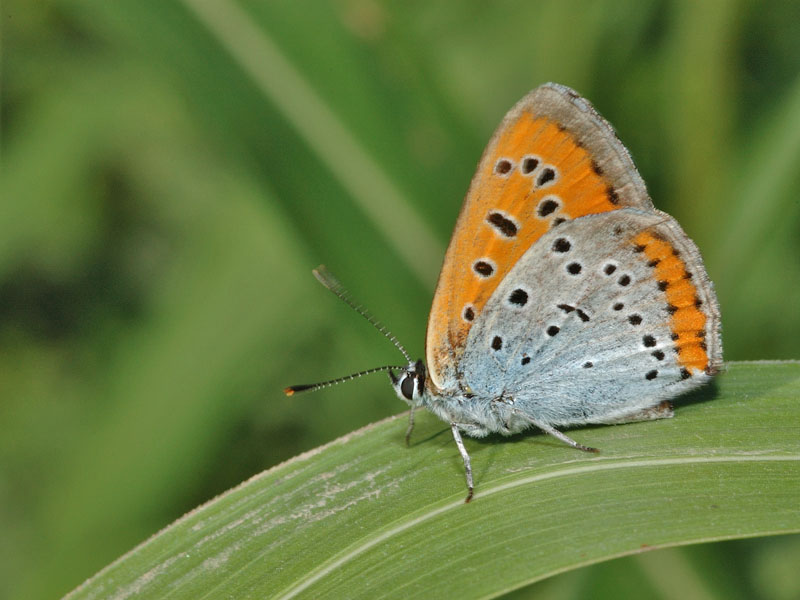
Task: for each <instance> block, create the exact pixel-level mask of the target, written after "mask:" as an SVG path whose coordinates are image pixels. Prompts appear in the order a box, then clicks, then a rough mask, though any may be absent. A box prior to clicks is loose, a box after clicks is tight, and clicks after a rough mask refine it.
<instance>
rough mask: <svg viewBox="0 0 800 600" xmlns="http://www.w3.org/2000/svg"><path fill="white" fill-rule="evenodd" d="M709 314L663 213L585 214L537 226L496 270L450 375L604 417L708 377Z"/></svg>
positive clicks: (712, 327)
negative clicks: (497, 279)
mask: <svg viewBox="0 0 800 600" xmlns="http://www.w3.org/2000/svg"><path fill="white" fill-rule="evenodd" d="M688 264H691V265H694V266H693V267H689V266H688ZM701 308H702V310H701ZM706 315H708V316H706ZM718 315H719V311H718V307H717V301H716V297H715V295H714V291H713V288H712V285H711V283H710V281H709V280H708V276H707V275H706V273H705V270H704V269H703V266H702V261H700V259H699V254H698V251H697V248H696V247H695V246H694V244H693V243H692V242H691V240H689V238H688V237H687V236H686V234H685V233H683V231H682V230H681V228H680V226H679V225H678V223H677V222H676V221H675V220H674V219H673V218H672V217H670V216H668V215H666V214H665V213H661V212H659V211H655V210H653V211H641V210H636V209H621V210H617V211H613V212H608V213H604V214H597V215H589V216H585V217H581V218H578V219H575V220H572V221H570V222H569V223H564V224H563V225H561V226H559V227H558V228H555V229H553V230H552V231H550V232H548V233H546V234H545V235H544V236H542V237H541V238H540V239H539V240H538V242H537V243H536V244H534V246H533V247H531V248H530V249H529V250H528V251H527V252H526V253H525V254H524V255H523V256H522V257H521V258H520V260H518V261H517V263H516V264H515V265H514V266H513V268H512V269H511V270H510V271H509V272H508V274H507V275H506V276H505V278H504V279H503V281H502V282H501V283H500V285H499V286H498V287H497V288H496V290H495V292H494V293H493V295H492V296H491V298H490V299H489V300H488V302H487V303H486V305H485V306H484V308H483V313H482V318H481V319H480V321H479V322H477V323H476V324H475V325H474V326H473V327H472V329H471V331H470V333H469V336H468V339H467V344H466V348H465V351H464V354H463V356H462V360H461V362H460V364H459V367H458V368H459V371H460V373H459V379H460V380H461V382H462V384H463V385H465V386H466V387H468V388H469V389H470V391H471V392H472V393H474V395H475V398H480V399H482V400H481V401H484V402H487V403H489V404H490V403H492V402H497V401H500V402H502V403H503V404H504V405H507V407H508V410H509V411H519V412H522V413H524V414H528V415H532V416H534V417H535V418H536V419H537V420H538V421H540V422H544V423H548V424H551V425H568V424H579V423H586V422H609V421H615V420H619V419H620V418H622V417H624V416H626V415H630V414H633V413H636V412H639V411H641V410H642V409H645V408H648V407H652V406H654V405H656V404H658V402H659V401H660V400H661V399H665V398H669V397H672V396H675V395H676V394H679V393H681V392H683V391H686V390H687V389H690V388H692V387H695V386H697V385H699V384H701V383H704V382H705V381H707V380H708V378H709V375H711V374H713V373H714V372H715V371H716V370H717V369H718V368H719V366H720V363H721V343H720V338H719V316H718ZM509 414H510V413H509ZM509 418H510V421H511V422H512V423H513V422H514V421H515V418H514V417H513V416H510V417H509ZM516 421H517V424H518V426H519V428H522V427H523V426H527V425H528V424H529V423H528V422H526V421H525V420H524V419H516ZM513 428H514V427H512V429H513Z"/></svg>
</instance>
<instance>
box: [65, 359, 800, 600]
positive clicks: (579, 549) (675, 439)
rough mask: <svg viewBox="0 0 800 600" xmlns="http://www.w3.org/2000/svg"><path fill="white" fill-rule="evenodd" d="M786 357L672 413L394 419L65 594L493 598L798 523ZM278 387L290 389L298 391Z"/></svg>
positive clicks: (203, 513)
mask: <svg viewBox="0 0 800 600" xmlns="http://www.w3.org/2000/svg"><path fill="white" fill-rule="evenodd" d="M799 396H800V363H797V362H764V363H733V364H731V365H730V366H729V367H728V372H727V373H725V374H724V375H722V376H721V377H719V378H718V382H717V384H716V385H715V386H712V387H709V388H707V389H705V390H702V391H701V392H699V393H697V394H695V395H692V396H690V397H688V398H687V399H686V400H684V401H683V402H682V403H680V404H679V406H678V410H677V412H676V417H675V418H674V419H671V420H666V421H658V422H650V423H637V424H628V425H620V426H609V427H593V428H584V429H580V430H575V431H573V433H572V435H573V436H574V437H575V438H576V439H578V440H579V441H580V442H582V443H586V444H590V445H592V446H598V447H600V448H601V449H602V452H601V454H599V455H597V456H594V455H592V456H589V455H584V454H581V453H578V452H576V451H575V450H572V449H571V448H568V447H566V446H564V445H562V444H559V443H558V442H556V441H554V440H551V439H550V438H548V437H545V436H544V435H521V436H516V437H512V438H508V439H492V440H488V441H479V440H478V441H476V440H468V441H467V445H468V449H469V451H470V452H471V454H472V460H473V467H474V470H475V476H476V487H477V490H476V497H475V499H474V500H473V502H472V503H471V504H469V505H465V504H464V503H463V499H464V495H465V489H464V481H463V472H462V465H461V460H460V457H459V455H458V452H457V450H456V448H455V446H454V444H453V443H452V440H451V439H450V435H449V430H448V428H447V427H446V426H445V425H444V424H443V423H441V422H440V421H438V420H436V419H435V418H434V417H432V416H430V415H427V414H425V415H420V418H419V419H418V425H417V430H416V431H415V435H414V438H413V441H412V447H411V448H409V449H406V448H404V445H403V432H404V429H405V422H404V419H403V416H402V415H401V416H399V417H393V418H391V419H388V420H386V421H382V422H380V423H376V424H374V425H371V426H368V427H366V428H364V429H361V430H359V431H356V432H354V433H352V434H350V435H348V436H345V437H344V438H341V439H339V440H336V441H334V442H332V443H330V444H328V445H327V446H324V447H322V448H319V449H316V450H314V451H311V452H308V453H306V454H304V455H302V456H299V457H297V458H295V459H293V460H291V461H288V462H286V463H284V464H282V465H279V466H277V467H275V468H273V469H271V470H269V471H266V472H264V473H262V474H260V475H257V476H256V477H254V478H252V479H251V480H249V481H247V482H245V483H244V484H242V485H241V486H239V487H237V488H235V489H233V490H231V491H230V492H228V493H226V494H224V495H222V496H220V497H219V498H216V499H215V500H213V501H211V502H209V503H208V504H206V505H204V506H202V507H201V508H199V509H197V510H195V511H193V512H192V513H190V514H188V515H186V516H185V517H183V518H182V519H180V520H178V521H177V522H175V523H174V524H173V525H171V526H170V527H168V528H166V529H165V530H164V531H162V532H161V533H159V534H158V535H156V536H154V537H153V538H151V539H150V540H148V541H147V542H145V543H144V544H142V545H141V546H139V547H138V548H136V549H134V550H133V551H132V552H130V553H129V554H127V555H126V556H124V557H122V558H121V559H120V560H118V561H117V562H115V563H113V564H112V565H110V566H109V567H107V568H106V569H104V570H103V571H101V572H100V573H99V574H98V575H96V576H95V577H94V578H92V579H90V580H89V581H88V582H86V583H85V584H84V585H83V586H81V587H80V588H78V589H77V590H75V591H74V592H73V593H72V594H71V595H70V597H71V598H74V599H78V598H97V597H114V598H127V597H131V596H134V595H135V596H136V597H137V598H139V597H144V598H177V597H193V598H210V597H217V596H220V595H222V594H225V595H230V596H231V597H237V598H265V597H278V598H292V597H302V598H312V597H331V598H333V597H347V598H362V597H363V598H366V597H370V598H374V597H391V598H395V597H398V598H399V597H402V598H429V597H446V596H451V595H453V594H454V593H455V592H456V591H457V592H458V596H459V597H463V598H479V597H493V596H497V595H500V594H502V593H504V592H506V591H509V590H512V589H516V588H519V587H521V586H524V585H526V584H529V583H531V582H534V581H537V580H540V579H543V578H546V577H549V576H552V575H554V574H557V573H560V572H564V571H567V570H570V569H575V568H577V567H580V566H582V565H586V564H591V563H595V562H599V561H603V560H608V559H610V558H613V557H618V556H623V555H627V554H633V553H638V552H641V551H643V550H650V549H654V548H661V547H669V546H678V545H684V544H692V543H699V542H707V541H714V540H724V539H734V538H742V537H752V536H763V535H774V534H781V533H790V532H798V531H800V509H798V507H800V403H798V401H797V399H798V397H799ZM292 401H293V402H303V401H305V400H304V399H303V398H302V397H300V398H296V399H294V400H292Z"/></svg>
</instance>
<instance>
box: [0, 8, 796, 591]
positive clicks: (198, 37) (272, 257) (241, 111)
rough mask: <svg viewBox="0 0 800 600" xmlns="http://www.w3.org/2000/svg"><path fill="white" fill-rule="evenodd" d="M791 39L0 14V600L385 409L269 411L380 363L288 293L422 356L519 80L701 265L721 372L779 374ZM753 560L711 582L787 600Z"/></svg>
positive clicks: (292, 18)
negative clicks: (442, 279)
mask: <svg viewBox="0 0 800 600" xmlns="http://www.w3.org/2000/svg"><path fill="white" fill-rule="evenodd" d="M798 23H800V4H798V3H796V2H793V1H791V0H786V1H774V2H769V3H768V10H767V9H764V5H763V4H762V3H754V2H746V1H744V0H738V1H734V0H732V1H729V2H692V1H690V0H671V1H658V0H644V1H643V0H601V1H589V0H587V1H585V2H581V1H579V0H567V1H564V0H545V1H540V2H529V1H519V2H513V1H506V2H500V3H481V2H460V1H455V0H454V1H451V2H431V3H407V2H399V3H398V2H379V1H377V0H338V1H336V2H331V3H323V2H308V3H306V2H297V1H296V0H276V1H270V2H252V1H239V2H213V1H205V0H183V1H180V2H164V1H163V0H121V1H115V2H107V1H103V0H52V1H51V2H28V1H25V0H7V1H6V2H4V3H3V9H2V19H0V27H2V43H3V48H2V73H3V75H2V77H3V81H2V99H0V102H1V104H0V111H1V112H0V117H2V137H0V155H1V156H2V164H1V165H0V175H1V176H2V180H1V181H0V193H1V194H2V196H1V197H0V398H2V403H1V404H0V531H2V532H3V534H2V536H0V557H2V560H0V596H3V597H14V598H26V599H28V598H31V599H37V598H52V597H54V596H56V595H58V594H60V593H65V592H66V591H67V590H69V589H72V588H73V587H74V586H75V585H77V584H78V583H79V582H80V581H82V580H83V579H85V578H86V577H88V576H90V575H91V574H92V573H94V572H96V571H97V570H99V569H100V568H102V567H103V566H104V565H106V564H108V563H109V562H110V561H112V560H113V559H114V558H115V557H118V556H119V555H121V554H122V553H123V552H125V551H126V550H128V549H129V548H131V547H133V546H135V545H136V544H137V543H139V542H140V541H141V540H143V539H146V538H147V537H148V536H149V535H150V534H152V532H154V531H157V530H158V529H160V528H161V527H163V526H165V525H166V524H168V523H170V522H172V521H173V520H174V519H175V518H177V517H178V516H179V515H181V514H183V513H184V512H186V511H187V510H189V509H191V508H192V507H194V506H197V505H198V504H200V503H201V502H203V501H205V500H207V499H208V498H210V497H213V496H214V495H216V494H218V493H220V492H222V491H224V490H225V489H228V488H229V487H231V486H233V485H236V484H237V483H239V482H240V481H242V480H244V479H247V478H248V477H249V476H251V475H252V474H254V473H258V472H260V471H262V470H263V469H265V468H267V467H270V466H272V465H275V464H277V463H278V462H280V461H281V460H285V459H287V458H289V457H291V456H294V455H296V454H298V453H300V452H302V451H304V450H308V449H310V448H313V447H315V446H317V445H319V444H321V443H324V442H326V441H329V440H331V439H333V438H335V437H337V436H340V435H343V434H345V433H346V432H348V431H352V430H353V429H356V428H357V427H359V426H363V425H365V424H367V423H369V422H373V421H376V420H378V419H380V418H383V417H385V416H388V415H389V414H391V413H392V412H394V411H397V410H399V405H398V403H397V401H396V400H395V399H394V398H393V395H392V394H391V392H390V391H389V390H388V387H387V385H386V381H385V380H382V378H379V377H378V378H375V379H371V380H363V381H360V382H358V383H356V384H351V385H350V386H343V387H341V388H339V389H332V390H328V391H325V392H323V393H319V394H317V395H315V396H312V397H307V398H306V397H303V398H296V399H293V400H291V401H290V400H289V399H286V398H284V397H283V396H282V395H281V394H280V390H281V389H282V388H283V386H285V385H287V384H290V383H297V382H303V381H307V380H315V379H324V378H327V377H333V376H337V375H340V374H344V373H347V372H350V371H354V370H358V369H361V368H366V367H370V366H374V365H376V364H380V363H392V362H395V361H396V360H397V355H396V353H395V351H394V350H393V349H392V348H391V346H390V345H388V344H386V342H385V340H383V339H381V338H380V337H379V336H376V335H375V333H374V331H372V330H371V329H370V328H369V327H368V326H367V325H366V324H364V323H362V322H361V321H360V320H359V319H358V318H357V317H355V316H354V315H352V314H351V313H350V312H349V311H348V309H347V308H346V307H344V306H342V305H341V303H338V302H336V301H334V300H333V299H332V298H330V297H329V295H327V293H326V292H325V291H324V290H322V289H320V288H319V286H318V285H317V284H316V283H315V282H314V280H313V278H312V277H311V275H310V269H311V268H313V267H314V266H316V265H317V264H319V263H322V262H324V263H326V264H327V265H329V266H330V268H331V269H332V270H333V271H334V272H335V273H337V275H338V276H339V278H340V279H342V281H344V282H345V283H346V284H347V286H348V287H349V288H351V291H352V292H353V294H354V296H355V297H357V298H359V299H360V300H361V301H363V302H364V303H365V304H366V305H367V306H369V307H371V309H372V310H373V311H374V312H375V313H376V314H377V315H379V316H380V317H381V318H382V319H383V320H384V321H386V322H387V324H388V325H389V326H390V327H391V328H392V330H393V331H394V332H395V333H396V334H397V335H398V336H399V337H400V339H401V340H402V341H403V342H404V343H405V344H406V345H408V346H409V348H410V350H412V352H413V353H414V354H415V355H421V354H422V352H423V342H422V340H423V338H424V332H425V321H426V314H427V309H428V306H429V305H430V299H431V294H432V291H433V286H434V282H435V277H436V271H437V269H438V264H439V261H440V260H441V257H442V253H443V249H444V247H445V245H446V243H447V239H448V235H449V232H450V229H451V228H452V226H453V223H454V221H455V217H456V214H457V212H458V209H459V206H460V204H461V200H462V198H463V194H464V192H465V190H466V187H467V185H468V182H469V179H470V177H471V174H472V169H473V168H474V165H475V163H476V162H477V160H478V157H479V156H480V152H481V150H482V148H483V145H484V144H485V143H486V141H487V140H488V138H489V135H490V134H491V132H492V130H493V128H494V127H495V126H496V125H497V123H498V121H499V119H500V118H501V116H502V115H503V114H504V112H505V111H506V110H507V109H508V108H509V107H510V106H511V105H512V104H513V103H514V102H515V101H516V100H518V99H519V98H520V97H521V96H522V95H523V94H524V93H525V92H526V91H528V90H529V89H531V88H533V87H534V86H536V85H538V84H539V83H541V82H543V81H547V80H554V81H558V82H561V83H565V84H567V85H571V86H573V87H575V88H576V89H577V90H579V91H580V92H581V93H582V94H584V95H585V96H586V97H588V98H589V99H591V100H592V101H593V102H594V103H595V105H596V106H597V108H598V109H599V110H600V111H601V113H603V114H604V115H605V116H606V117H607V118H609V119H610V121H611V122H612V123H613V124H614V125H615V126H616V127H617V129H618V132H619V134H620V137H621V138H622V139H623V141H624V142H625V143H626V144H627V145H628V146H629V147H630V149H631V151H632V153H633V155H634V157H635V158H636V161H637V164H638V165H639V166H640V168H641V171H642V174H643V176H644V178H645V180H646V181H647V182H648V185H649V188H650V190H651V193H652V196H653V198H654V201H655V204H656V205H657V206H658V207H659V208H661V209H664V210H666V211H668V212H670V213H672V214H674V215H675V216H676V217H677V218H678V219H679V220H680V222H681V224H682V225H683V226H684V228H685V229H686V231H687V232H688V233H689V234H690V236H691V237H693V238H694V239H695V240H696V241H697V242H698V245H699V246H700V248H701V251H702V252H703V254H704V256H705V257H706V259H707V263H708V265H707V266H708V271H709V273H710V275H711V277H712V279H713V280H714V281H715V283H716V285H717V289H718V292H719V298H720V302H721V307H722V314H723V324H724V342H725V349H726V358H727V359H729V360H742V359H762V358H793V357H797V356H800V337H799V336H798V335H797V334H796V332H797V331H800V311H797V310H796V309H795V308H794V307H796V306H798V305H800V259H798V257H800V232H799V231H798V223H799V222H800V219H799V218H798V216H799V215H798V211H800V204H798V203H797V201H796V198H797V197H798V192H800V180H799V179H798V174H797V169H796V168H795V166H796V165H797V164H800V160H799V159H800V125H798V122H799V121H800V75H798V74H800V35H798ZM565 32H568V34H565ZM637 427H638V426H637ZM620 430H621V429H620ZM597 431H598V432H599V431H600V430H597ZM614 431H616V430H614ZM443 437H446V436H442V440H441V443H442V444H444V439H443ZM436 440H437V443H439V441H438V440H439V438H438V437H437V438H436ZM529 442H530V440H529V439H528V438H521V440H520V441H518V442H517V441H515V442H511V446H513V447H517V446H518V445H520V444H521V445H523V446H524V445H526V444H527V443H529ZM537 445H538V444H537ZM495 447H502V448H505V445H498V446H494V445H490V446H486V447H485V448H487V449H489V448H495ZM478 448H484V446H480V445H479V446H478ZM415 449H416V447H415ZM442 451H443V452H444V453H445V455H446V456H450V452H451V449H450V448H449V447H447V449H446V450H444V449H443V450H442ZM479 453H480V451H479ZM445 464H450V470H451V471H453V473H452V475H453V476H454V477H455V479H456V480H457V479H458V477H457V476H456V471H457V469H456V468H455V467H456V465H455V463H454V462H453V463H445ZM457 483H459V482H458V481H454V482H452V485H454V486H455V485H456V484H457ZM453 493H455V492H453ZM487 501H488V498H487ZM476 506H477V505H476ZM470 508H471V507H470ZM781 543H788V542H781ZM772 544H773V542H770V541H768V540H766V541H758V542H752V543H750V544H749V545H748V544H747V543H744V542H738V543H737V544H734V546H731V545H717V546H713V547H710V549H708V550H707V557H706V559H705V562H706V563H707V564H709V565H710V566H709V569H710V570H712V571H713V572H714V573H717V574H718V575H717V579H718V580H721V581H723V582H724V581H731V580H736V581H739V582H740V583H742V585H741V586H740V587H743V588H744V589H747V586H748V585H755V584H754V583H752V582H753V581H756V580H758V581H760V579H758V578H759V577H762V575H758V574H755V572H753V573H751V570H750V567H751V566H752V565H761V564H762V563H763V565H765V566H764V569H759V570H758V573H760V574H763V573H767V572H770V573H774V574H775V575H774V577H770V578H769V579H770V581H783V582H784V583H783V584H781V585H776V586H775V587H774V589H773V591H772V592H770V593H771V594H772V595H770V596H769V597H772V598H782V597H791V595H789V596H781V594H782V593H788V592H786V591H787V590H788V591H789V592H791V591H792V590H796V589H797V588H796V587H794V588H793V587H792V585H791V582H786V577H785V575H784V576H782V575H781V573H783V574H785V573H786V572H791V570H787V569H785V568H782V567H781V566H780V565H781V564H783V563H781V562H780V560H779V559H778V558H777V557H778V556H781V555H782V552H783V550H781V552H779V551H778V550H776V548H779V547H778V546H776V545H772ZM780 548H781V549H783V546H781V547H780ZM791 548H794V550H793V552H794V554H792V551H790V552H789V555H791V556H794V557H797V556H798V554H797V552H798V550H797V546H796V545H795V546H792V547H791ZM693 551H695V552H701V551H700V550H693ZM676 556H677V555H676ZM681 556H682V555H681ZM715 557H716V558H715ZM765 557H766V558H765ZM645 560H646V559H645ZM676 560H677V559H676ZM795 562H796V561H795ZM642 564H644V563H642ZM669 564H673V563H669ZM637 565H638V566H628V567H624V566H619V565H617V566H614V567H611V566H610V565H605V566H603V567H600V568H598V569H584V570H581V571H580V573H582V575H580V577H582V578H583V579H582V581H583V582H584V583H580V584H578V583H574V584H557V583H556V584H554V586H555V587H553V588H552V589H554V590H555V589H561V588H558V587H557V586H558V585H563V586H564V589H567V588H569V589H574V590H577V591H576V592H575V593H576V594H579V595H580V594H581V593H584V594H585V593H587V592H585V590H586V589H588V588H584V587H582V586H584V585H586V586H590V587H591V589H593V590H598V589H602V588H603V584H602V580H603V579H604V578H605V579H606V580H611V579H613V577H612V576H611V575H610V573H612V572H615V571H613V570H614V569H617V570H619V571H620V572H622V571H624V572H627V573H629V574H630V573H635V572H642V573H644V572H646V569H644V568H643V567H641V564H639V563H637ZM675 568H676V572H680V568H679V567H675ZM604 569H605V570H604ZM637 569H639V571H637ZM651 570H652V569H651ZM763 577H764V578H766V576H763ZM782 577H783V579H782ZM631 578H632V579H634V576H633V575H631ZM737 578H738V579H737ZM572 581H575V580H572ZM541 585H545V584H541ZM709 585H710V586H711V587H710V589H712V590H716V591H717V593H721V592H719V590H725V589H726V588H725V587H724V584H719V583H718V582H715V583H713V584H709ZM570 586H572V587H570ZM759 589H766V588H759ZM581 590H584V591H583V592H581ZM553 593H556V592H553ZM565 593H566V592H565ZM592 595H593V597H601V596H600V595H598V594H595V593H593V594H592ZM615 596H616V597H619V596H618V595H616V594H615Z"/></svg>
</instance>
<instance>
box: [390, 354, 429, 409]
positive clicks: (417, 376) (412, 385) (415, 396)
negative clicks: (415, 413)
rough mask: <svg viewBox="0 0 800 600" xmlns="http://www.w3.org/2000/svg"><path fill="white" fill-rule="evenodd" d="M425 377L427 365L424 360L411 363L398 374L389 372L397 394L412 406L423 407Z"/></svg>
mask: <svg viewBox="0 0 800 600" xmlns="http://www.w3.org/2000/svg"><path fill="white" fill-rule="evenodd" d="M425 375H426V371H425V363H423V362H422V359H420V360H418V361H416V362H412V363H409V364H408V366H407V367H406V368H404V369H402V370H401V371H399V372H398V373H395V372H394V371H393V370H391V369H390V370H389V379H391V381H392V387H393V388H394V392H395V394H397V397H398V398H400V399H401V400H403V401H404V402H407V403H408V404H409V405H410V406H422V404H423V397H424V396H425Z"/></svg>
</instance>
